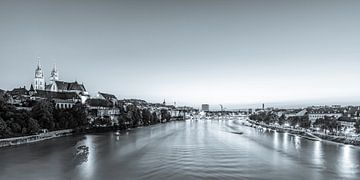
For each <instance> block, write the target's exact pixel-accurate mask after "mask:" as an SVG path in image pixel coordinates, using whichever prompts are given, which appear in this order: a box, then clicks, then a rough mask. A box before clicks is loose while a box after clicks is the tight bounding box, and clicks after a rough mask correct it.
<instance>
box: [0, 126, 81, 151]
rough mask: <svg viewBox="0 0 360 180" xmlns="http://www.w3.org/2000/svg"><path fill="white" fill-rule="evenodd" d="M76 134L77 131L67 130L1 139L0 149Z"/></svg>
mask: <svg viewBox="0 0 360 180" xmlns="http://www.w3.org/2000/svg"><path fill="white" fill-rule="evenodd" d="M74 132H75V130H73V129H65V130H59V131H51V132H47V133H41V134H36V135H30V136H22V137H13V138H6V139H0V148H2V147H7V146H17V145H21V144H28V143H34V142H39V141H44V140H47V139H52V138H57V137H63V136H69V135H72V134H73V133H74Z"/></svg>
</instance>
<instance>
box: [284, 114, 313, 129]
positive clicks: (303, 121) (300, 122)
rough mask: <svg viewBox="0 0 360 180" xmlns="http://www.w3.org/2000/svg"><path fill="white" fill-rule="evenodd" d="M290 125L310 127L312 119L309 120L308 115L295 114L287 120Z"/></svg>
mask: <svg viewBox="0 0 360 180" xmlns="http://www.w3.org/2000/svg"><path fill="white" fill-rule="evenodd" d="M287 121H288V122H289V124H290V126H294V127H296V126H299V127H302V128H309V127H310V125H311V121H310V120H309V117H308V116H293V117H289V118H288V120H287Z"/></svg>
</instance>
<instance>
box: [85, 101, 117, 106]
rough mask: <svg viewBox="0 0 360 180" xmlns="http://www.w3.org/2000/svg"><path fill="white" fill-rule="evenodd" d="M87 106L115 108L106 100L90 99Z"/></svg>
mask: <svg viewBox="0 0 360 180" xmlns="http://www.w3.org/2000/svg"><path fill="white" fill-rule="evenodd" d="M86 104H87V105H89V106H92V107H113V104H112V103H111V102H109V101H107V100H105V99H88V100H86Z"/></svg>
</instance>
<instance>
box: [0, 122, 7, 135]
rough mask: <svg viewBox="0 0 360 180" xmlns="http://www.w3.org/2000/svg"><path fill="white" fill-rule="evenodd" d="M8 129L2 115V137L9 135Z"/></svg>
mask: <svg viewBox="0 0 360 180" xmlns="http://www.w3.org/2000/svg"><path fill="white" fill-rule="evenodd" d="M6 129H7V125H6V122H5V121H4V120H3V119H2V118H1V117H0V137H4V136H6V135H7V132H6Z"/></svg>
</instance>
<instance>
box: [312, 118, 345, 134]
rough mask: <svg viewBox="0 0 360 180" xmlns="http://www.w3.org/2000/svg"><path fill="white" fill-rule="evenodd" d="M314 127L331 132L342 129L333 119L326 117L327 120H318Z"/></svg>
mask: <svg viewBox="0 0 360 180" xmlns="http://www.w3.org/2000/svg"><path fill="white" fill-rule="evenodd" d="M314 126H317V127H320V128H321V129H325V130H329V131H330V132H333V131H334V130H336V129H340V128H341V124H340V123H338V122H337V120H336V119H335V118H333V117H328V116H325V118H320V119H317V120H316V121H315V122H314Z"/></svg>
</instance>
